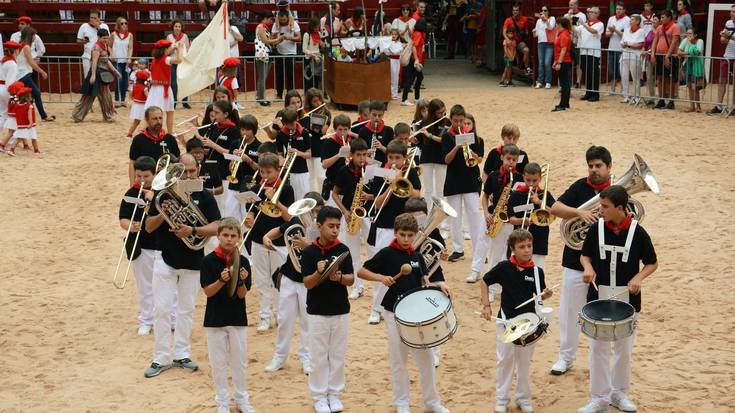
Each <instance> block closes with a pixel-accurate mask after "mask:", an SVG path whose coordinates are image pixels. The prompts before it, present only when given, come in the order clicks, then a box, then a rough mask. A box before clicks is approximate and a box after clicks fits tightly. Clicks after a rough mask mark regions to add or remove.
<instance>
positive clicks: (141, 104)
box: [128, 70, 151, 139]
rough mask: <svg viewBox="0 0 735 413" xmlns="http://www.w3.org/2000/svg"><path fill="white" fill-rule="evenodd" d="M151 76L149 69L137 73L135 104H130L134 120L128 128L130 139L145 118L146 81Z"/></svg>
mask: <svg viewBox="0 0 735 413" xmlns="http://www.w3.org/2000/svg"><path fill="white" fill-rule="evenodd" d="M150 77H151V74H150V73H149V72H148V71H147V70H139V71H138V73H137V74H136V75H135V84H134V85H133V93H132V99H133V104H132V106H130V119H132V120H133V123H132V124H131V125H130V129H128V139H133V132H135V129H136V128H138V125H140V121H142V120H143V119H144V118H145V101H146V99H148V85H147V84H146V82H147V81H148V79H149V78H150Z"/></svg>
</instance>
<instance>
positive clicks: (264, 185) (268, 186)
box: [260, 178, 281, 188]
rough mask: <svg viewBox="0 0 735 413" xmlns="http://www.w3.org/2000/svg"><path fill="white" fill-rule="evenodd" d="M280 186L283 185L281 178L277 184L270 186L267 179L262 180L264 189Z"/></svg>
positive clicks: (261, 183)
mask: <svg viewBox="0 0 735 413" xmlns="http://www.w3.org/2000/svg"><path fill="white" fill-rule="evenodd" d="M280 184H281V178H278V179H276V182H274V183H273V185H270V184H268V182H266V181H265V179H261V180H260V186H262V187H263V188H275V187H277V186H278V185H280Z"/></svg>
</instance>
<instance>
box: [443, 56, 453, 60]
mask: <svg viewBox="0 0 735 413" xmlns="http://www.w3.org/2000/svg"><path fill="white" fill-rule="evenodd" d="M453 59H454V56H445V57H444V60H453Z"/></svg>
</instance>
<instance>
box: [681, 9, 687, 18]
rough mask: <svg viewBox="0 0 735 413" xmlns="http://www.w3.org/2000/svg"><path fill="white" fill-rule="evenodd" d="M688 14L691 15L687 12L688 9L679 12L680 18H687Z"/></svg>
mask: <svg viewBox="0 0 735 413" xmlns="http://www.w3.org/2000/svg"><path fill="white" fill-rule="evenodd" d="M687 14H689V12H688V11H686V9H684V10H682V11H680V12H679V17H681V16H686V15H687Z"/></svg>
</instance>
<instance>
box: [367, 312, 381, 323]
mask: <svg viewBox="0 0 735 413" xmlns="http://www.w3.org/2000/svg"><path fill="white" fill-rule="evenodd" d="M381 318H383V317H382V315H381V314H380V313H379V312H378V311H375V310H372V311H370V317H369V318H368V324H373V325H374V324H379V323H380V319H381Z"/></svg>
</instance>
